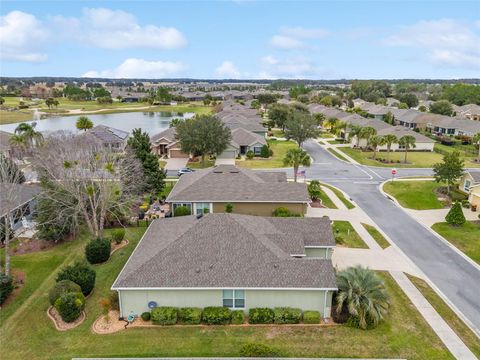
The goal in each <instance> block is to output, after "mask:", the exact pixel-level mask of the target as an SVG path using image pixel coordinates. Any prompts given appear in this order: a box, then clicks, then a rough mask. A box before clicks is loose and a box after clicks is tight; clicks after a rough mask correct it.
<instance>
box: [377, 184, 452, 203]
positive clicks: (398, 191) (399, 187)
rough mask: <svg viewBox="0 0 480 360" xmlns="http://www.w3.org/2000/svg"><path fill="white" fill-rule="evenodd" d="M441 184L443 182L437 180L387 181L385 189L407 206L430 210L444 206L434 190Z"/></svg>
mask: <svg viewBox="0 0 480 360" xmlns="http://www.w3.org/2000/svg"><path fill="white" fill-rule="evenodd" d="M441 186H442V184H440V183H437V182H436V181H422V180H419V181H393V182H392V181H389V182H387V183H385V185H384V186H383V190H384V191H385V192H386V193H387V194H389V195H392V196H393V197H394V198H395V199H397V201H398V202H399V203H400V205H401V206H403V207H405V208H409V209H415V210H430V209H443V208H444V204H443V203H442V202H441V201H440V200H438V199H437V196H436V195H435V193H434V190H435V189H438V188H439V187H441Z"/></svg>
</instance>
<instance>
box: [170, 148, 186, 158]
mask: <svg viewBox="0 0 480 360" xmlns="http://www.w3.org/2000/svg"><path fill="white" fill-rule="evenodd" d="M170 157H171V158H188V154H185V153H184V152H182V150H170Z"/></svg>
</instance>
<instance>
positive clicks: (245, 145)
mask: <svg viewBox="0 0 480 360" xmlns="http://www.w3.org/2000/svg"><path fill="white" fill-rule="evenodd" d="M264 145H267V141H266V140H265V137H263V136H261V135H258V134H256V133H254V132H251V131H248V130H246V129H243V128H236V129H233V130H232V141H231V147H233V148H235V149H236V153H235V154H234V157H236V156H237V155H245V154H246V153H247V152H248V151H253V153H254V154H255V155H260V152H261V150H262V147H263V146H264ZM224 154H225V152H224V153H223V154H221V155H220V157H222V155H224Z"/></svg>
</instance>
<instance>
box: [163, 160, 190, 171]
mask: <svg viewBox="0 0 480 360" xmlns="http://www.w3.org/2000/svg"><path fill="white" fill-rule="evenodd" d="M187 162H188V159H187V158H171V159H167V164H166V165H165V169H167V170H175V171H176V170H180V169H182V168H184V167H186V166H187Z"/></svg>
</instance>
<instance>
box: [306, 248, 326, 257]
mask: <svg viewBox="0 0 480 360" xmlns="http://www.w3.org/2000/svg"><path fill="white" fill-rule="evenodd" d="M332 253H333V249H331V248H305V255H307V257H314V258H321V259H331V258H332Z"/></svg>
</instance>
